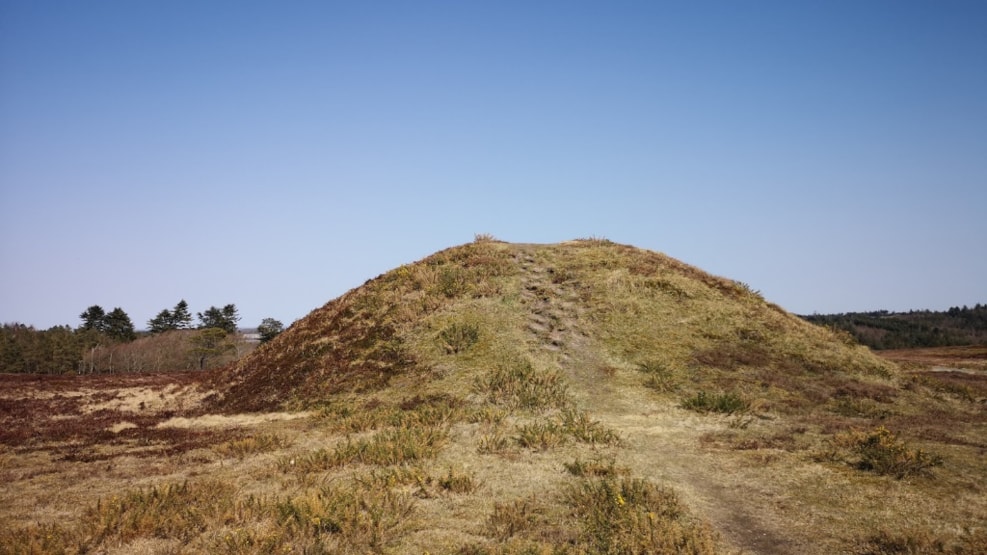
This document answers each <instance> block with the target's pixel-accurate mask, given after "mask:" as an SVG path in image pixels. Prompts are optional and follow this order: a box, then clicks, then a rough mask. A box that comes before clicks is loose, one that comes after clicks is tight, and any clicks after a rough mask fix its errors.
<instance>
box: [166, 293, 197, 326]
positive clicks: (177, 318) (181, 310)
mask: <svg viewBox="0 0 987 555" xmlns="http://www.w3.org/2000/svg"><path fill="white" fill-rule="evenodd" d="M171 321H172V324H173V325H174V326H175V328H174V329H177V330H184V329H188V328H191V327H192V313H191V312H189V310H188V303H187V302H185V299H182V300H180V301H178V304H176V305H175V309H174V310H172V311H171Z"/></svg>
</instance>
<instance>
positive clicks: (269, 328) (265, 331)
mask: <svg viewBox="0 0 987 555" xmlns="http://www.w3.org/2000/svg"><path fill="white" fill-rule="evenodd" d="M283 331H284V324H282V323H281V321H280V320H275V319H274V318H264V320H262V321H261V323H260V325H259V326H257V333H259V334H260V342H261V343H267V342H268V341H270V340H272V339H274V338H275V337H277V336H278V334H280V333H281V332H283Z"/></svg>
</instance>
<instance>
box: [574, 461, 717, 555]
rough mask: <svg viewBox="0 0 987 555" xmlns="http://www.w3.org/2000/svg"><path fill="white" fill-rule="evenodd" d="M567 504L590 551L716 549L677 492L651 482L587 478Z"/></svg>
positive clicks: (575, 486) (667, 551)
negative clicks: (687, 512)
mask: <svg viewBox="0 0 987 555" xmlns="http://www.w3.org/2000/svg"><path fill="white" fill-rule="evenodd" d="M566 502H567V504H568V505H569V507H570V509H571V510H572V513H573V515H574V516H576V517H577V519H578V520H579V524H580V528H581V530H580V535H579V539H580V542H581V543H582V544H583V546H584V547H585V548H586V550H587V551H589V552H592V553H695V554H707V553H709V554H712V553H715V552H716V549H715V536H714V534H713V533H712V532H711V531H710V530H709V529H708V528H707V527H706V526H703V525H700V524H696V523H693V522H692V521H691V520H690V519H689V518H688V517H687V515H686V513H685V509H684V507H683V506H682V503H681V502H680V501H679V499H678V497H677V496H676V495H675V493H674V492H672V491H671V490H668V489H664V488H659V487H658V486H656V485H654V484H652V483H651V482H648V481H646V480H640V479H626V478H625V479H621V480H616V479H613V478H609V477H607V478H603V479H599V480H584V481H581V482H580V483H579V484H577V485H574V486H573V487H571V488H570V489H569V490H568V491H567V492H566Z"/></svg>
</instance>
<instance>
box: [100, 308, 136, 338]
mask: <svg viewBox="0 0 987 555" xmlns="http://www.w3.org/2000/svg"><path fill="white" fill-rule="evenodd" d="M103 322H104V323H105V330H104V333H106V335H107V336H109V337H111V338H113V339H116V340H117V341H133V340H134V339H136V338H137V334H136V333H134V324H133V322H131V321H130V316H127V313H126V312H124V311H123V309H122V308H119V307H117V308H114V309H113V310H111V311H110V313H109V314H107V315H106V317H105V318H104V319H103Z"/></svg>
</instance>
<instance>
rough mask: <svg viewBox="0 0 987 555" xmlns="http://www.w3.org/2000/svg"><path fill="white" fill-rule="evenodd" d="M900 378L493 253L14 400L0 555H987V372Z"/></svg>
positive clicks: (915, 369)
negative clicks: (285, 321) (265, 336)
mask: <svg viewBox="0 0 987 555" xmlns="http://www.w3.org/2000/svg"><path fill="white" fill-rule="evenodd" d="M960 353H961V354H960ZM883 354H884V355H885V356H887V358H881V357H878V356H876V355H874V354H873V353H871V352H870V351H869V350H867V349H865V348H862V347H860V346H857V345H854V344H852V341H849V340H847V338H846V337H845V336H841V335H838V334H835V333H834V332H832V331H830V330H828V329H824V328H820V327H816V326H813V325H811V324H808V323H806V322H803V321H802V320H800V319H798V318H796V317H794V316H792V315H790V314H787V313H785V312H784V311H783V310H781V309H780V308H778V307H776V306H774V305H772V304H770V303H768V302H765V301H764V300H763V299H762V298H761V296H760V295H759V294H758V293H757V292H756V291H752V290H751V289H750V288H748V287H746V286H745V285H743V284H740V283H737V282H733V281H730V280H726V279H722V278H718V277H715V276H710V275H708V274H706V273H704V272H702V271H700V270H698V269H696V268H693V267H690V266H687V265H685V264H682V263H681V262H678V261H676V260H673V259H670V258H668V257H666V256H664V255H661V254H658V253H653V252H648V251H642V250H638V249H634V248H631V247H627V246H622V245H616V244H613V243H610V242H609V241H606V240H598V239H592V240H580V241H573V242H568V243H562V244H558V245H518V244H507V243H501V242H498V241H495V240H493V239H491V238H489V237H478V239H477V241H475V242H474V243H471V244H468V245H464V246H460V247H455V248H452V249H448V250H446V251H442V252H440V253H437V254H435V255H433V256H431V257H429V258H427V259H425V260H422V261H420V262H417V263H415V264H409V265H405V266H402V267H400V268H397V269H395V270H393V271H391V272H388V273H387V274H384V275H382V276H380V277H378V278H376V279H374V280H371V281H369V282H367V283H366V284H365V285H364V286H363V287H360V288H358V289H355V290H353V291H351V292H349V293H347V294H346V295H343V296H342V297H340V298H339V299H336V300H334V301H331V302H330V303H328V304H326V305H325V306H324V307H321V308H319V309H316V310H314V311H313V312H312V313H311V314H310V315H309V316H308V317H306V318H304V319H303V320H300V321H299V322H297V323H296V324H295V325H293V326H292V327H291V328H290V329H289V330H288V331H286V332H285V333H284V334H282V335H281V336H279V337H278V338H277V339H275V340H274V341H272V342H270V343H268V344H266V345H264V346H262V347H260V348H259V349H257V350H256V351H255V352H254V353H252V354H251V355H250V356H248V357H246V358H245V359H243V360H241V361H239V362H237V363H235V364H234V365H231V366H227V367H225V368H222V369H218V370H213V371H208V372H190V373H161V374H136V375H114V376H78V377H39V376H24V375H7V376H2V377H0V480H2V484H3V488H2V490H0V553H119V554H123V553H161V554H171V553H235V554H240V553H244V554H246V553H417V554H421V553H431V554H437V553H455V554H519V553H614V554H617V553H703V554H706V553H728V554H739V553H765V554H790V553H804V554H830V553H848V554H860V555H863V554H898V553H901V554H914V553H950V554H980V553H987V492H985V489H984V488H985V486H984V483H983V477H984V476H987V375H985V371H984V363H985V358H987V357H985V352H984V351H983V349H980V350H977V349H967V350H965V351H962V352H961V351H936V352H917V351H916V352H889V353H883ZM954 354H956V356H953V355H954Z"/></svg>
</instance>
